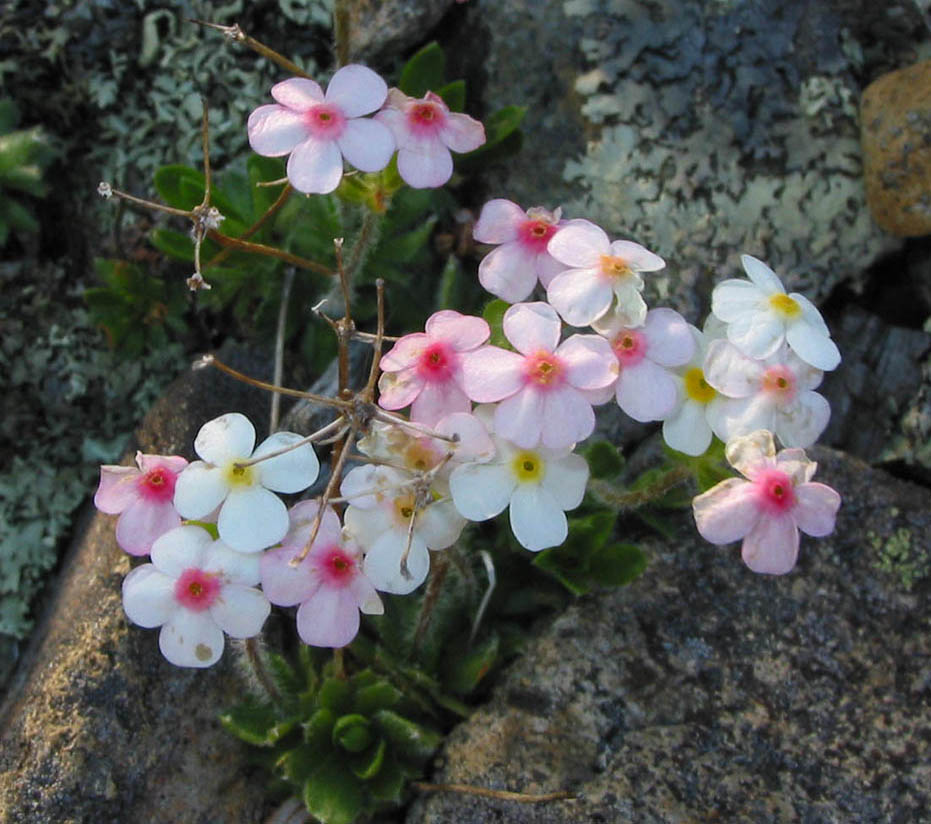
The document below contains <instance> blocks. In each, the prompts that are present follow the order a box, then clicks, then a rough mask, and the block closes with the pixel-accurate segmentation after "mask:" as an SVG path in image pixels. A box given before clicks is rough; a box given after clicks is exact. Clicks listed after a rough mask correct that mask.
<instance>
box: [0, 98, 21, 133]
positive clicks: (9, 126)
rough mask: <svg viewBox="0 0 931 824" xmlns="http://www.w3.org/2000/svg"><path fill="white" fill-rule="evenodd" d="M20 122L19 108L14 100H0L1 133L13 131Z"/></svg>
mask: <svg viewBox="0 0 931 824" xmlns="http://www.w3.org/2000/svg"><path fill="white" fill-rule="evenodd" d="M18 123H19V109H17V107H16V104H15V103H14V102H13V101H12V100H0V134H6V133H7V132H11V131H13V129H15V128H16V126H17V124H18Z"/></svg>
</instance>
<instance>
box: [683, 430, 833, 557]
mask: <svg viewBox="0 0 931 824" xmlns="http://www.w3.org/2000/svg"><path fill="white" fill-rule="evenodd" d="M725 454H726V455H727V460H728V461H729V462H730V464H731V466H733V467H734V468H735V469H736V470H737V471H739V472H740V473H741V474H742V475H743V476H744V478H746V480H744V479H743V478H729V479H728V480H726V481H721V483H719V484H718V485H717V486H714V487H712V488H711V489H709V490H708V491H707V492H705V493H703V494H701V495H699V496H697V497H696V498H695V499H694V500H693V501H692V510H693V512H694V513H695V523H696V525H697V526H698V531H699V533H700V534H701V535H702V537H703V538H704V539H705V540H707V541H710V542H711V543H713V544H729V543H731V541H738V540H741V539H743V546H742V550H741V554H742V556H743V560H744V563H746V564H747V566H748V567H750V569H752V570H753V571H754V572H766V573H769V574H771V575H784V574H785V573H787V572H789V571H790V570H791V569H792V567H794V566H795V561H796V558H797V557H798V531H799V530H801V531H802V532H804V533H805V534H806V535H812V536H814V537H822V536H824V535H829V534H830V533H831V532H833V530H834V521H835V518H836V516H837V510H838V508H839V507H840V495H838V494H837V492H835V491H834V490H833V489H831V487H829V486H826V485H825V484H821V483H812V482H811V478H812V476H813V475H814V474H815V469H816V468H817V464H816V463H814V462H813V461H810V460H808V458H807V457H806V455H805V453H804V451H802V450H801V449H783V450H782V451H781V452H779V453H778V454H776V447H775V444H774V442H773V436H772V433H770V432H767V431H765V430H760V431H757V432H753V433H751V434H750V435H746V436H744V437H740V438H735V439H734V440H733V441H730V442H729V443H728V444H727V449H726V452H725Z"/></svg>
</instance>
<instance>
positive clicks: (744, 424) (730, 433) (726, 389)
mask: <svg viewBox="0 0 931 824" xmlns="http://www.w3.org/2000/svg"><path fill="white" fill-rule="evenodd" d="M704 375H705V380H707V381H708V383H709V384H710V385H711V386H712V387H713V388H714V389H716V390H717V391H718V392H720V393H721V394H722V395H724V396H725V400H724V401H723V403H720V404H717V405H715V406H714V407H713V408H710V409H709V411H708V421H709V423H710V424H711V427H712V429H713V430H714V433H715V434H716V435H717V436H718V437H719V438H720V439H721V440H722V441H729V440H730V439H731V438H735V437H738V436H740V435H748V434H749V433H750V432H754V431H756V430H757V429H768V430H770V431H771V432H774V433H775V434H776V437H777V438H779V440H780V441H781V442H782V444H783V445H784V446H797V447H801V448H803V449H804V448H805V447H808V446H811V445H812V444H813V443H814V442H815V441H816V440H817V439H818V436H819V435H820V434H821V433H822V432H823V431H824V429H825V427H826V426H827V425H828V420H829V419H830V417H831V407H830V405H829V404H828V402H827V401H826V400H825V399H824V398H823V397H822V396H821V395H819V394H818V393H817V392H815V391H814V390H815V389H816V388H817V387H818V385H819V384H820V383H821V378H822V376H823V373H822V372H821V370H820V369H815V368H814V367H813V366H809V365H808V364H807V363H805V362H804V361H802V359H801V358H799V357H798V356H797V355H796V354H795V353H794V352H793V351H792V350H791V349H789V348H788V347H787V346H785V345H783V346H782V347H780V348H779V349H778V350H776V352H775V353H774V354H773V355H772V356H771V357H768V358H765V359H764V360H754V359H752V358H749V357H747V356H746V355H744V354H742V353H741V352H740V351H739V350H738V349H737V347H736V346H734V344H732V343H731V342H730V341H727V340H716V341H713V342H712V343H711V344H710V345H709V346H708V354H707V355H706V357H705V366H704Z"/></svg>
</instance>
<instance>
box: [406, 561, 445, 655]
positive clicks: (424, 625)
mask: <svg viewBox="0 0 931 824" xmlns="http://www.w3.org/2000/svg"><path fill="white" fill-rule="evenodd" d="M434 557H435V558H436V562H435V563H434V564H433V569H432V570H431V572H430V582H429V583H428V584H427V592H426V595H424V598H423V604H421V607H420V617H419V618H418V619H417V629H416V630H415V631H414V649H420V644H421V642H422V641H423V636H424V634H425V633H426V631H427V629H428V628H429V626H430V619H431V618H432V617H433V609H434V607H435V606H436V602H437V601H438V600H439V597H440V592H441V591H442V589H443V582H444V581H445V580H446V574H447V573H448V572H449V558H447V557H446V555H445V553H442V552H440V553H438V554H437V555H435V556H434Z"/></svg>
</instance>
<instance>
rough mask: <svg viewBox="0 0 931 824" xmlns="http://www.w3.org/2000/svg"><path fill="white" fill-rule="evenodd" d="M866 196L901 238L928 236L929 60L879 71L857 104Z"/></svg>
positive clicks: (930, 173) (930, 203) (883, 221)
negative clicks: (886, 72)
mask: <svg viewBox="0 0 931 824" xmlns="http://www.w3.org/2000/svg"><path fill="white" fill-rule="evenodd" d="M860 122H861V124H862V140H863V167H864V168H863V175H864V178H865V180H866V198H867V202H868V203H869V205H870V209H871V211H872V212H873V217H874V218H875V219H876V222H877V223H878V224H879V225H880V226H882V228H883V229H885V230H886V231H887V232H889V233H891V234H893V235H897V236H899V237H915V236H919V235H928V234H931V60H925V61H923V62H921V63H916V64H915V65H914V66H909V67H908V68H905V69H899V70H898V71H895V72H891V73H889V74H886V75H883V76H882V77H880V78H879V79H878V80H876V81H874V82H873V83H871V84H870V86H869V87H868V88H867V89H866V91H865V92H863V100H862V102H861V104H860Z"/></svg>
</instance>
